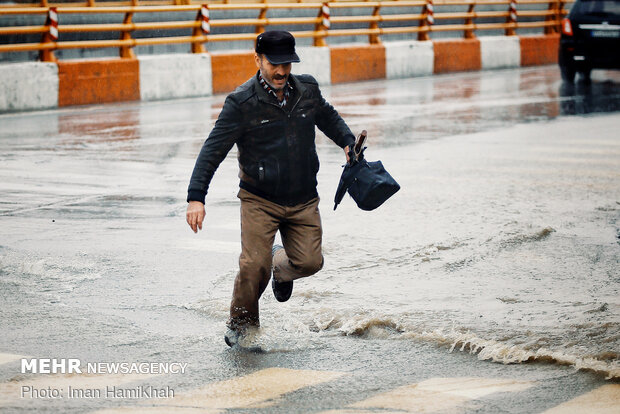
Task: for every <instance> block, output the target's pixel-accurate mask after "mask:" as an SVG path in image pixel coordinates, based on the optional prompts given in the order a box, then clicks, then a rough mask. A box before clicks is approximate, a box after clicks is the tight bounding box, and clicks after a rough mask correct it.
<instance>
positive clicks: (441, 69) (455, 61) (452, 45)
mask: <svg viewBox="0 0 620 414" xmlns="http://www.w3.org/2000/svg"><path fill="white" fill-rule="evenodd" d="M433 51H434V56H435V63H434V73H447V72H462V71H469V70H480V69H482V63H481V59H480V40H478V39H450V40H433Z"/></svg>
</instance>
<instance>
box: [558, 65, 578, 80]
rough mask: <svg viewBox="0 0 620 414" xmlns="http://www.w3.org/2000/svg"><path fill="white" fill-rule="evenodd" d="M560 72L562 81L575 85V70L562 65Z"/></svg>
mask: <svg viewBox="0 0 620 414" xmlns="http://www.w3.org/2000/svg"><path fill="white" fill-rule="evenodd" d="M560 72H562V80H563V81H564V82H569V83H573V82H574V81H575V73H576V72H575V68H574V67H573V66H570V65H560Z"/></svg>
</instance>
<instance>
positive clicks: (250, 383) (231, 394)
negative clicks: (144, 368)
mask: <svg viewBox="0 0 620 414" xmlns="http://www.w3.org/2000/svg"><path fill="white" fill-rule="evenodd" d="M342 375H344V373H342V372H331V371H312V370H294V369H287V368H267V369H264V370H261V371H257V372H254V373H252V374H249V375H245V376H243V377H238V378H232V379H229V380H225V381H220V382H216V383H213V384H208V385H205V386H204V387H201V388H199V389H196V390H191V391H188V392H186V393H183V394H178V395H175V397H174V398H171V399H169V400H166V401H160V402H161V403H163V404H165V405H172V406H176V407H205V408H211V409H218V408H219V409H228V408H241V407H258V406H260V407H267V406H270V405H273V404H275V403H276V399H277V398H278V397H280V396H282V395H284V394H286V393H289V392H293V391H296V390H298V389H301V388H304V387H309V386H312V385H316V384H320V383H322V382H327V381H332V380H334V379H336V378H338V377H340V376H342Z"/></svg>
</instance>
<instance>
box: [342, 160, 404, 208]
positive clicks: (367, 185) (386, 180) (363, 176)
mask: <svg viewBox="0 0 620 414" xmlns="http://www.w3.org/2000/svg"><path fill="white" fill-rule="evenodd" d="M364 149H365V148H364ZM398 190H400V185H398V183H397V182H396V180H394V178H392V176H391V175H390V174H389V173H388V172H387V171H386V170H385V168H383V164H382V163H381V161H374V162H367V161H366V160H365V159H364V150H362V151H361V152H360V153H359V155H358V156H357V160H354V161H353V162H352V164H347V165H345V167H344V171H343V172H342V175H341V176H340V183H339V184H338V189H337V190H336V196H335V197H334V203H335V204H334V210H336V207H338V204H340V202H341V201H342V198H343V197H344V193H345V192H347V191H348V192H349V195H350V196H351V197H353V200H355V202H356V203H357V206H358V207H359V208H361V209H362V210H367V211H369V210H374V209H375V208H377V207H379V206H380V205H381V204H383V203H384V202H385V201H386V200H387V199H388V198H390V197H391V196H392V195H394V194H395V193H396V192H397V191H398Z"/></svg>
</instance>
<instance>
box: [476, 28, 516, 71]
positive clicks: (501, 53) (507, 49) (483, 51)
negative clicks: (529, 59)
mask: <svg viewBox="0 0 620 414" xmlns="http://www.w3.org/2000/svg"><path fill="white" fill-rule="evenodd" d="M479 40H480V60H481V63H482V69H503V68H517V67H519V66H520V65H521V44H520V41H519V37H517V36H505V37H481V38H480V39H479Z"/></svg>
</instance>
